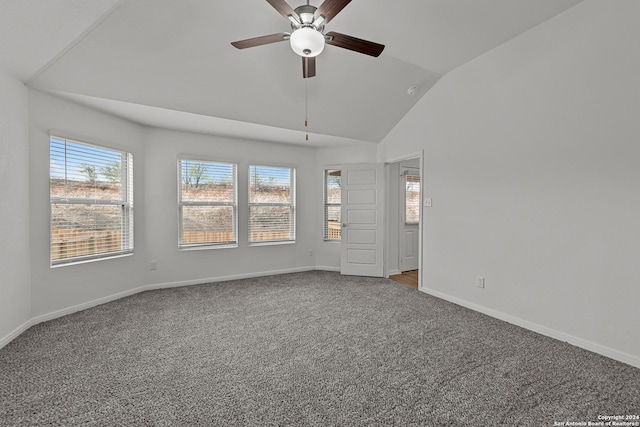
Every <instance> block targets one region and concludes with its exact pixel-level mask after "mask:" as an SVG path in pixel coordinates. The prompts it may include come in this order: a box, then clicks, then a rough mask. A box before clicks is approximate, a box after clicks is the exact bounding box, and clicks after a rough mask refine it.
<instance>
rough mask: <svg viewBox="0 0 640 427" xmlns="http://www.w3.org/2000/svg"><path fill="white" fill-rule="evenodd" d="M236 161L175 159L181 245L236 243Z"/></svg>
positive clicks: (193, 246) (180, 246)
mask: <svg viewBox="0 0 640 427" xmlns="http://www.w3.org/2000/svg"><path fill="white" fill-rule="evenodd" d="M236 169H237V167H236V165H235V164H232V163H220V162H211V161H204V160H193V159H180V160H178V175H179V178H178V181H179V192H178V193H179V203H178V209H179V218H180V234H179V242H178V246H179V248H182V249H187V248H204V247H217V246H225V247H227V246H235V245H237V241H238V239H237V235H238V231H237V222H238V221H237V203H236V200H237V191H236V186H237V185H236V176H237V174H236Z"/></svg>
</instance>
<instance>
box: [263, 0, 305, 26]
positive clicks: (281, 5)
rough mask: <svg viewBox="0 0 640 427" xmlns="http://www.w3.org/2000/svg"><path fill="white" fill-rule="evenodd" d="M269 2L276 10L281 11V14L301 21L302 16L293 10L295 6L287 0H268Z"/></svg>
mask: <svg viewBox="0 0 640 427" xmlns="http://www.w3.org/2000/svg"><path fill="white" fill-rule="evenodd" d="M267 3H269V4H270V5H271V6H273V8H274V9H275V10H277V11H278V12H280V15H282V16H284V17H285V18H288V19H291V18H289V17H292V18H293V19H294V20H295V21H296V22H297V23H298V24H299V23H300V17H299V16H298V14H297V13H296V11H295V10H293V8H292V7H291V6H289V5H288V4H287V2H286V1H284V0H267Z"/></svg>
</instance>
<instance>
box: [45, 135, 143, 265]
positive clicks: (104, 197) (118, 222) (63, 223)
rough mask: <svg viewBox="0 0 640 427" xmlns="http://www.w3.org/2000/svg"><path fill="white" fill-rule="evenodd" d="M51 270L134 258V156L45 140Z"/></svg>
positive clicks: (84, 145) (53, 138)
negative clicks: (104, 259) (127, 256)
mask: <svg viewBox="0 0 640 427" xmlns="http://www.w3.org/2000/svg"><path fill="white" fill-rule="evenodd" d="M49 149H50V151H49V153H50V156H49V199H50V202H51V224H50V227H51V236H50V245H51V247H50V251H51V257H50V262H51V265H52V266H55V265H63V264H69V263H73V262H78V261H85V260H94V259H101V258H107V257H113V256H116V255H124V254H130V253H133V155H132V154H131V153H126V152H123V151H117V150H112V149H109V148H103V147H98V146H96V145H90V144H86V143H84V142H77V141H70V140H67V139H63V138H57V137H53V136H52V137H51V138H50V139H49Z"/></svg>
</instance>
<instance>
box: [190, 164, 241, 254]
mask: <svg viewBox="0 0 640 427" xmlns="http://www.w3.org/2000/svg"><path fill="white" fill-rule="evenodd" d="M184 161H188V162H194V163H208V164H212V165H225V166H231V167H232V168H233V200H232V201H230V202H220V201H213V200H211V201H197V202H195V201H184V200H182V179H183V176H182V162H184ZM184 206H212V207H231V208H233V219H232V220H233V239H232V241H228V242H205V243H184V242H183V241H182V232H183V215H182V212H183V207H184ZM237 247H238V164H237V163H233V162H225V161H219V160H210V159H204V158H197V157H196V156H189V157H179V158H178V249H179V250H200V249H225V248H237Z"/></svg>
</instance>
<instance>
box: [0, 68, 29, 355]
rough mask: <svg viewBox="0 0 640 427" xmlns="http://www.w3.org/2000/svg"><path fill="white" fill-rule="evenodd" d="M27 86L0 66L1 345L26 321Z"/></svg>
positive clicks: (27, 235) (18, 330)
mask: <svg viewBox="0 0 640 427" xmlns="http://www.w3.org/2000/svg"><path fill="white" fill-rule="evenodd" d="M27 103H28V97H27V89H26V88H25V86H24V84H22V82H20V81H19V80H18V79H16V78H15V77H13V76H12V75H10V74H8V73H7V72H6V71H5V70H3V69H1V68H0V183H2V184H1V185H0V236H1V239H2V243H1V244H0V347H2V346H3V345H4V344H5V343H6V342H8V340H10V339H11V338H13V337H14V336H15V335H16V334H17V333H19V332H21V331H22V330H23V329H24V328H25V327H26V326H24V325H26V324H27V322H28V321H29V319H30V314H31V313H30V311H31V285H30V276H31V272H30V266H29V219H28V212H29V167H28V166H29V148H28V138H27V122H28V109H27V105H28V104H27Z"/></svg>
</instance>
